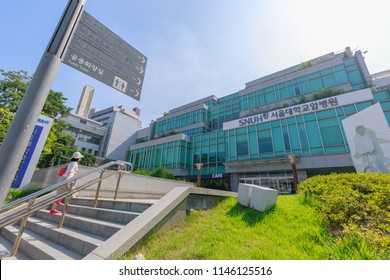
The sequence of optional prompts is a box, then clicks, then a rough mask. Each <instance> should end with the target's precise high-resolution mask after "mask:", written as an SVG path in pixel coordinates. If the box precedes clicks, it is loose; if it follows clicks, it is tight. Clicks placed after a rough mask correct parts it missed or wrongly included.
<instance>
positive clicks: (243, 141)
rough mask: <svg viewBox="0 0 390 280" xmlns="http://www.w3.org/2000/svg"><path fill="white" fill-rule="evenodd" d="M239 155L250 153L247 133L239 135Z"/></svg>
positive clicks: (237, 143) (237, 144)
mask: <svg viewBox="0 0 390 280" xmlns="http://www.w3.org/2000/svg"><path fill="white" fill-rule="evenodd" d="M236 146H237V156H243V155H248V139H247V137H246V134H241V135H238V136H237V142H236Z"/></svg>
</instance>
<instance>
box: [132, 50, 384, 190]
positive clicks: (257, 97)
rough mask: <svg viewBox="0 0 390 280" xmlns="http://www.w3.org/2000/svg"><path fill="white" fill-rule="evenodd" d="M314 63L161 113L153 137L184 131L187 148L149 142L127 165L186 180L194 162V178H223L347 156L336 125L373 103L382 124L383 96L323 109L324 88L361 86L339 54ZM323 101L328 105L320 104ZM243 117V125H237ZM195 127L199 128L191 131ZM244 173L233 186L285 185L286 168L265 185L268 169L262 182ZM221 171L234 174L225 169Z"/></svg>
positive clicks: (338, 90) (356, 71)
mask: <svg viewBox="0 0 390 280" xmlns="http://www.w3.org/2000/svg"><path fill="white" fill-rule="evenodd" d="M321 59H322V60H321ZM321 59H319V60H314V61H315V63H314V66H311V67H309V68H307V69H303V70H296V69H295V70H294V69H290V70H289V71H287V70H284V72H283V71H281V73H284V76H283V78H280V75H278V74H279V73H276V74H275V78H272V75H271V77H269V78H268V79H265V81H264V82H261V81H259V83H258V84H256V83H254V85H253V86H247V88H245V89H244V90H242V91H240V92H236V93H233V94H230V95H228V96H225V97H222V98H219V99H217V98H210V99H208V100H204V99H203V100H202V103H203V104H204V105H205V108H202V109H196V110H193V111H190V112H185V113H183V114H178V113H177V110H175V114H172V115H174V116H172V117H169V115H167V116H164V118H163V120H161V121H156V124H155V129H154V133H155V135H157V134H158V135H161V134H165V133H169V132H172V131H175V132H177V133H184V134H186V135H188V136H189V137H190V140H189V142H188V143H187V142H185V141H182V142H171V143H166V144H159V145H153V144H152V143H150V144H151V145H150V146H148V147H146V148H141V149H138V148H137V147H130V151H129V155H128V157H129V161H131V162H133V163H134V164H135V165H136V166H138V167H140V168H143V169H147V170H151V169H153V168H155V167H157V166H160V165H161V166H164V167H166V168H168V169H174V168H179V169H183V170H184V171H185V173H186V174H187V176H188V177H191V176H195V175H196V174H197V170H196V168H195V166H194V164H195V163H198V162H202V163H203V164H204V167H203V168H202V170H201V172H202V174H204V175H206V174H208V175H211V174H225V173H226V172H227V167H226V166H227V164H231V163H233V164H235V163H236V164H237V163H243V165H245V163H249V162H257V163H261V162H267V161H269V160H275V159H285V158H286V157H287V156H288V155H290V154H296V155H298V156H300V157H305V156H307V157H311V156H316V155H334V154H342V153H348V152H349V147H348V143H347V140H346V136H345V133H344V130H343V126H342V120H343V119H345V118H347V117H349V116H351V115H353V114H355V113H357V112H359V111H361V110H363V109H365V108H367V107H369V106H371V105H372V104H374V103H376V102H380V104H381V105H382V108H383V111H384V113H385V116H386V118H387V120H388V122H389V123H390V94H389V91H388V90H382V91H376V92H374V93H373V97H374V99H372V100H363V101H359V102H354V101H352V102H349V103H348V104H336V105H334V104H330V103H326V102H327V101H329V102H330V100H331V98H330V96H331V95H330V96H329V95H328V96H325V95H320V94H323V93H324V92H325V90H326V92H327V93H329V92H330V93H332V94H333V95H334V96H335V97H336V98H337V95H339V94H343V93H346V92H351V93H353V92H354V91H358V90H360V89H364V88H367V87H368V86H369V85H368V82H367V77H365V76H364V74H363V73H364V72H363V71H362V69H361V68H360V67H359V63H358V62H359V61H358V59H357V58H356V57H355V56H353V55H348V54H347V53H342V54H338V55H333V56H332V57H328V58H325V59H324V58H321ZM336 62H337V63H336ZM286 71H287V72H286ZM254 82H255V81H254ZM252 83H253V82H252ZM252 88H253V90H252ZM316 94H317V95H316ZM318 95H319V97H318ZM321 97H322V99H321ZM316 98H317V99H318V98H319V101H318V102H317V101H315V100H316ZM323 98H329V99H328V100H325V101H324V99H323ZM336 98H334V100H336ZM305 102H306V103H307V102H311V103H310V106H311V108H310V110H311V111H310V112H303V111H304V109H305V106H309V105H305V106H303V105H302V106H300V105H299V104H300V103H301V104H302V103H305ZM193 103H194V102H193ZM195 103H196V102H195ZM197 105H198V104H197ZM331 105H332V106H331ZM206 108H207V109H206ZM301 110H302V111H301ZM187 111H188V110H187ZM298 111H299V112H298ZM248 116H249V117H250V118H249V119H245V120H244V119H243V118H244V117H248ZM251 116H252V117H251ZM240 118H241V119H240ZM266 118H268V119H266ZM233 120H239V121H240V122H242V123H243V124H245V125H244V126H242V127H234V128H230V129H224V124H225V123H227V122H230V121H233ZM199 123H202V124H203V125H202V126H199V127H196V128H193V127H192V126H193V125H194V124H195V125H196V124H199ZM146 143H148V142H146ZM144 144H145V143H144ZM248 170H251V171H248V172H243V174H242V172H241V173H240V172H236V174H238V176H239V177H240V179H239V181H242V182H244V181H246V180H251V181H252V182H255V181H256V182H260V181H261V182H263V183H264V184H266V185H267V184H268V185H273V184H278V185H279V186H280V189H281V188H282V186H284V187H283V188H284V189H285V188H286V186H289V185H290V184H291V182H292V179H291V172H289V171H288V170H284V171H282V173H281V174H283V176H281V175H280V174H279V175H278V177H277V179H275V178H274V179H272V180H271V179H269V178H268V177H270V174H271V173H269V172H271V171H272V170H269V171H267V172H268V173H266V174H267V176H265V175H264V174H260V173H259V172H253V170H252V169H248ZM229 173H230V174H232V173H234V171H232V170H229ZM251 176H252V177H253V178H255V179H253V178H251ZM271 177H272V176H271ZM265 178H266V179H265ZM259 180H260V181H259ZM275 182H277V183H275Z"/></svg>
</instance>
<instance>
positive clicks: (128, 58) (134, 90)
mask: <svg viewBox="0 0 390 280" xmlns="http://www.w3.org/2000/svg"><path fill="white" fill-rule="evenodd" d="M146 61H147V58H146V57H145V56H144V55H143V54H142V53H140V52H139V51H137V50H136V49H135V48H133V47H132V46H131V45H129V44H128V43H126V42H125V41H124V40H123V39H121V38H120V37H119V36H117V35H116V34H115V33H113V32H112V31H111V30H109V29H108V28H107V27H105V26H104V25H103V24H101V23H100V22H99V21H97V20H96V19H95V18H94V17H92V16H91V15H90V14H88V13H87V12H86V11H83V14H82V16H81V18H80V21H79V23H78V26H77V28H76V31H75V32H74V34H73V37H72V39H71V42H70V44H69V46H68V49H67V52H66V55H65V56H64V58H63V60H62V62H63V63H65V64H67V65H69V66H71V67H73V68H75V69H77V70H80V71H81V72H83V73H85V74H87V75H89V76H91V77H93V78H95V79H96V80H98V81H101V82H102V83H104V84H106V85H108V86H110V87H113V88H115V89H117V90H119V91H120V92H123V93H124V94H126V95H128V96H131V97H133V98H134V99H136V100H140V97H141V89H142V85H143V81H144V76H145V67H146Z"/></svg>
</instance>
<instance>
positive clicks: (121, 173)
mask: <svg viewBox="0 0 390 280" xmlns="http://www.w3.org/2000/svg"><path fill="white" fill-rule="evenodd" d="M123 175H124V173H123V171H122V170H121V171H119V173H118V174H117V177H118V181H117V182H116V188H115V195H114V200H116V199H117V197H118V191H119V185H120V183H121V179H122V177H123Z"/></svg>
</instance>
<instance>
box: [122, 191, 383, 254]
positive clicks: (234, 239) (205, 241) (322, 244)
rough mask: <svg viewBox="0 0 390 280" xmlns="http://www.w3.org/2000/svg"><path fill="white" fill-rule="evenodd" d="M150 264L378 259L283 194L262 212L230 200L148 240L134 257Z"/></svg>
mask: <svg viewBox="0 0 390 280" xmlns="http://www.w3.org/2000/svg"><path fill="white" fill-rule="evenodd" d="M140 253H142V254H143V255H144V256H145V258H146V259H147V260H197V259H199V260H245V259H248V260H327V259H345V260H352V259H380V256H379V255H378V254H377V253H376V252H375V250H374V249H373V248H371V247H370V246H369V245H368V244H366V243H365V242H364V241H363V240H361V239H357V238H349V239H346V238H335V237H333V236H332V235H331V233H330V232H329V231H328V229H327V228H326V227H325V226H324V225H323V224H322V223H321V221H320V219H319V217H318V215H317V214H316V213H315V210H314V208H313V207H311V206H309V205H307V204H305V203H303V199H302V197H301V196H300V195H284V196H283V195H282V196H279V197H278V201H277V205H276V206H275V207H274V208H273V209H271V210H269V211H268V212H265V213H261V212H257V211H255V210H253V209H250V208H245V207H243V206H241V205H239V204H238V203H237V199H236V198H226V199H224V200H223V201H221V202H220V203H219V204H218V205H217V206H216V207H214V208H212V209H209V210H206V211H193V212H192V213H191V214H190V215H189V216H187V218H186V219H185V220H183V221H180V222H178V223H176V224H175V225H174V226H172V227H170V228H168V229H165V230H161V231H159V232H157V233H154V234H152V235H150V236H149V238H148V239H147V240H145V242H143V244H141V245H140V246H139V247H138V248H137V249H136V251H135V252H128V253H126V254H125V255H124V256H122V257H121V259H132V258H133V256H134V255H136V254H140Z"/></svg>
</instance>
